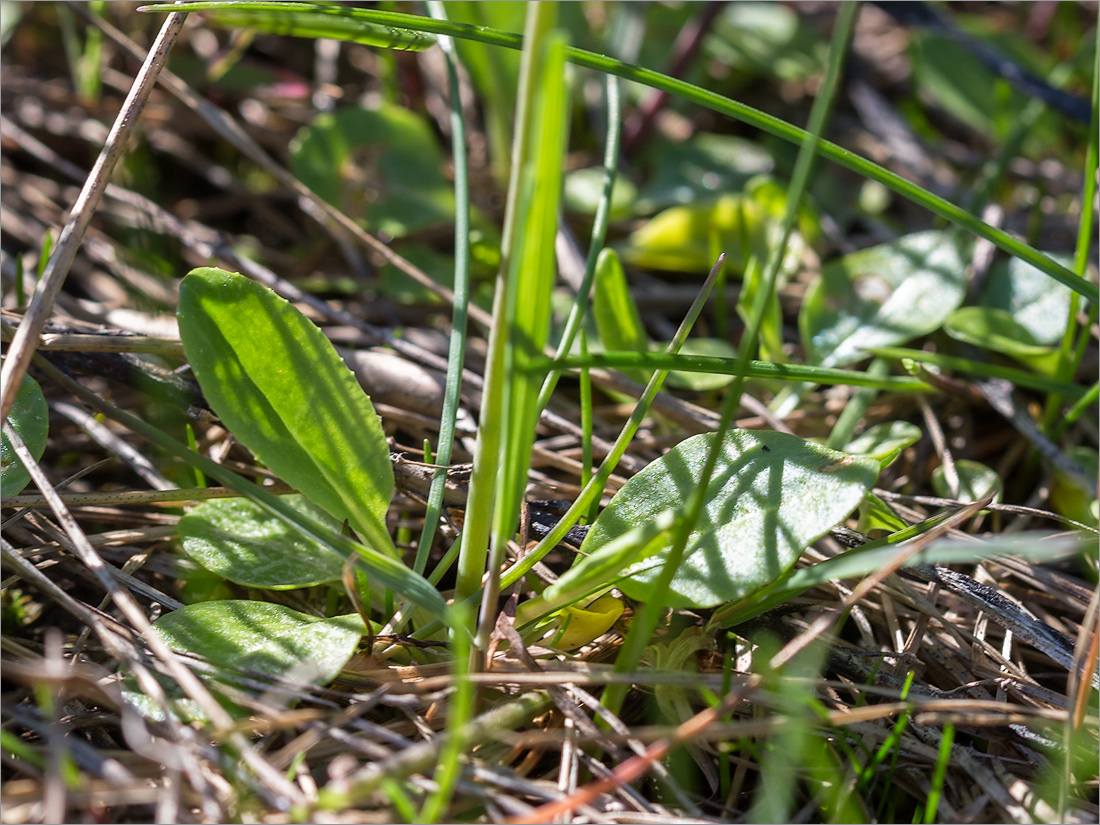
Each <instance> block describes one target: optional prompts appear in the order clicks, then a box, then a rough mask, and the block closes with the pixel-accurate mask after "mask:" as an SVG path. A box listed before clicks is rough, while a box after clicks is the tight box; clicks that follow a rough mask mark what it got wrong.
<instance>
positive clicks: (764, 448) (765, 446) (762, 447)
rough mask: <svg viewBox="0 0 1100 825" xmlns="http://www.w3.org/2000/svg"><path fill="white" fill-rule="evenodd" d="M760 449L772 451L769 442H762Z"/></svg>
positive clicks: (767, 451)
mask: <svg viewBox="0 0 1100 825" xmlns="http://www.w3.org/2000/svg"><path fill="white" fill-rule="evenodd" d="M760 449H761V450H763V451H764V452H766V453H770V452H771V451H772V448H771V447H769V446H768V445H767V444H761V445H760Z"/></svg>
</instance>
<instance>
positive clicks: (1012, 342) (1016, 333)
mask: <svg viewBox="0 0 1100 825" xmlns="http://www.w3.org/2000/svg"><path fill="white" fill-rule="evenodd" d="M1063 320H1064V319H1063ZM1064 326H1065V324H1064V323H1063V327H1064ZM943 328H944V331H945V332H946V333H947V334H948V335H950V336H951V337H952V338H954V339H956V340H958V341H964V342H966V343H967V344H973V345H974V346H976V347H981V348H982V349H987V350H993V351H994V352H1003V353H1004V354H1005V355H1011V356H1012V357H1013V358H1015V359H1016V360H1017V361H1022V362H1023V363H1025V364H1027V365H1028V366H1029V367H1031V368H1032V369H1034V370H1035V371H1036V372H1041V373H1043V374H1044V375H1053V374H1054V371H1055V370H1056V369H1057V367H1058V350H1057V349H1055V348H1054V347H1050V346H1044V345H1042V344H1040V343H1038V342H1037V341H1036V340H1035V337H1034V336H1033V335H1032V334H1031V330H1029V329H1028V328H1027V327H1025V326H1024V325H1023V324H1021V323H1020V322H1018V321H1017V320H1016V319H1015V318H1013V317H1012V316H1011V315H1010V314H1009V313H1008V312H1007V311H1006V310H1003V309H994V308H992V307H963V308H962V309H960V310H957V311H956V312H955V314H954V315H952V316H951V317H950V318H948V319H947V322H946V323H945V324H944V325H943Z"/></svg>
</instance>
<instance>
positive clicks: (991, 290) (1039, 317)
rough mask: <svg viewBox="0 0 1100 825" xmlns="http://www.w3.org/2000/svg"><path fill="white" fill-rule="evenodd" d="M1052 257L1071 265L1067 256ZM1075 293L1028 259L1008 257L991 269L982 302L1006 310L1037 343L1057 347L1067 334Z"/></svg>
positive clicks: (1063, 263)
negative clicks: (1072, 297)
mask: <svg viewBox="0 0 1100 825" xmlns="http://www.w3.org/2000/svg"><path fill="white" fill-rule="evenodd" d="M1050 257H1051V259H1052V260H1055V261H1058V262H1059V263H1061V264H1062V265H1063V266H1072V261H1071V260H1070V259H1069V258H1068V257H1066V256H1063V255H1055V254H1050ZM1072 295H1073V290H1071V289H1070V288H1069V287H1067V286H1065V285H1064V284H1060V283H1058V282H1057V281H1054V282H1053V283H1052V282H1051V280H1050V278H1049V277H1047V275H1046V273H1044V272H1043V271H1042V270H1040V269H1036V268H1035V267H1034V266H1032V265H1031V264H1029V263H1028V262H1027V261H1022V260H1020V259H1019V258H1009V259H1008V260H1007V261H1004V260H1001V261H997V262H996V263H994V264H993V266H991V267H990V268H989V277H988V278H986V281H985V286H984V287H982V297H981V304H982V306H985V307H990V308H992V309H1003V310H1004V311H1005V312H1007V313H1008V314H1009V315H1011V316H1012V317H1013V319H1014V320H1015V321H1016V323H1018V324H1019V325H1020V326H1022V327H1023V328H1024V329H1026V330H1027V331H1028V333H1029V334H1030V336H1031V340H1032V341H1034V342H1035V343H1036V344H1040V345H1045V346H1054V345H1057V344H1058V343H1059V342H1060V341H1061V339H1062V335H1063V334H1065V331H1066V321H1067V319H1068V317H1069V304H1070V296H1072Z"/></svg>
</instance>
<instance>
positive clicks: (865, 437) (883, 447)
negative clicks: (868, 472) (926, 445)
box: [844, 421, 921, 470]
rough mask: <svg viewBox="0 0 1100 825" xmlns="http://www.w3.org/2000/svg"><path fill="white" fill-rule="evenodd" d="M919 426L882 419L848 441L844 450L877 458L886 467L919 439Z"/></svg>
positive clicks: (883, 467)
mask: <svg viewBox="0 0 1100 825" xmlns="http://www.w3.org/2000/svg"><path fill="white" fill-rule="evenodd" d="M920 438H921V431H920V427H918V426H917V425H915V424H910V423H909V422H908V421H884V422H883V423H881V424H875V425H874V426H873V427H868V428H867V429H866V430H864V431H863V432H862V433H861V434H860V435H858V436H857V437H856V438H854V439H852V440H851V441H850V442H848V446H846V447H845V448H844V452H846V453H851V454H852V455H862V456H869V457H871V458H874V459H877V460H878V461H879V463H880V464H881V465H882V469H884V470H885V469H886V468H887V467H889V466H890V464H891V463H893V461H894V459H895V458H897V457H898V455H900V454H901V451H902V450H904V449H905V448H906V447H911V446H913V445H914V444H916V443H917V442H918V441H920Z"/></svg>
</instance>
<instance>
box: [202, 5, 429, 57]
mask: <svg viewBox="0 0 1100 825" xmlns="http://www.w3.org/2000/svg"><path fill="white" fill-rule="evenodd" d="M250 5H251V6H252V7H251V8H248V9H235V8H233V7H232V6H231V5H228V4H219V5H218V7H217V8H216V9H214V10H210V11H207V13H206V22H207V23H209V24H211V25H213V26H224V27H227V28H237V27H241V28H245V27H247V28H250V29H255V30H257V31H261V32H266V33H268V34H282V35H290V36H292V37H310V38H328V39H331V40H349V41H351V42H353V43H362V44H363V45H365V46H377V47H379V48H383V49H396V50H397V51H410V52H422V51H424V50H425V49H428V48H431V47H432V46H434V45H435V42H436V39H435V36H434V35H431V34H427V33H425V32H417V31H411V30H409V29H402V28H396V27H394V26H386V25H384V24H381V23H371V22H368V21H366V20H360V19H356V18H354V17H351V16H348V15H344V14H340V11H341V10H340V9H339V8H334V7H332V6H328V7H327V8H326V7H325V6H323V5H314V4H310V3H297V2H295V3H289V2H287V3H279V2H273V3H262V4H261V3H252V4H250Z"/></svg>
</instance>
